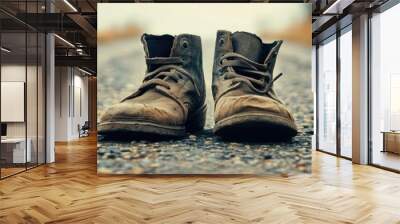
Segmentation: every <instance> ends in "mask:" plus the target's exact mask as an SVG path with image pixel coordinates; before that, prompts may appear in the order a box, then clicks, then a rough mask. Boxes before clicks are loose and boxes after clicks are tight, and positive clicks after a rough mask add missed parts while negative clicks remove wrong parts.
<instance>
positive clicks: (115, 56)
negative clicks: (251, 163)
mask: <svg viewBox="0 0 400 224" xmlns="http://www.w3.org/2000/svg"><path fill="white" fill-rule="evenodd" d="M219 29H223V30H229V31H232V32H234V31H247V32H251V33H255V34H257V35H258V36H260V37H261V38H262V39H263V40H264V42H272V41H274V40H278V39H282V40H284V44H283V46H282V48H281V52H280V54H279V56H278V61H277V65H276V69H275V74H278V73H280V72H283V73H284V76H283V77H282V78H281V80H285V79H292V78H295V79H309V80H310V81H309V82H308V81H307V82H302V83H304V88H303V90H301V89H300V90H299V91H303V93H304V94H307V93H310V91H311V85H309V84H310V82H311V4H303V3H299V4H258V3H254V4H240V3H239V4H226V3H220V4H174V3H171V4H98V35H97V38H98V61H97V63H98V66H97V69H98V114H99V115H101V113H102V112H103V111H104V109H105V108H106V107H108V106H110V105H111V104H114V103H117V102H119V101H120V100H121V99H122V98H123V97H125V96H127V95H129V94H130V93H132V92H133V91H135V90H136V89H137V88H138V87H139V86H140V84H141V82H142V79H143V76H144V74H145V70H146V67H145V61H144V57H145V55H144V51H143V46H142V44H141V42H140V37H141V35H142V34H143V33H151V34H158V35H160V34H172V35H178V34H181V33H190V34H195V35H199V36H201V38H202V44H203V68H204V72H205V79H206V85H207V97H208V108H209V109H208V113H209V114H208V118H209V119H208V120H207V124H206V125H207V127H209V128H210V127H212V125H213V119H212V117H213V116H212V112H213V99H212V94H211V74H212V73H211V71H212V60H213V56H214V52H213V51H214V45H215V38H216V31H217V30H219ZM288 62H289V63H288ZM299 68H300V69H299ZM299 73H302V74H299ZM303 81H304V80H303ZM276 85H277V89H278V94H279V89H281V88H282V87H285V82H284V81H278V82H276ZM286 89H287V88H286ZM283 95H284V96H283V98H288V97H290V96H285V94H283ZM284 100H285V99H284ZM293 100H295V99H293ZM294 109H295V108H294ZM98 117H100V116H98Z"/></svg>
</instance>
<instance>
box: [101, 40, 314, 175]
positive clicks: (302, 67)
mask: <svg viewBox="0 0 400 224" xmlns="http://www.w3.org/2000/svg"><path fill="white" fill-rule="evenodd" d="M129 44H131V46H132V47H127V44H126V43H119V44H115V43H114V44H113V45H112V46H101V47H99V66H98V69H99V72H98V85H99V92H98V99H99V100H98V113H99V115H101V112H102V111H103V110H104V109H105V108H107V106H109V105H111V104H113V103H116V102H118V101H119V100H120V99H121V98H122V97H123V96H126V95H128V94H129V93H131V92H132V91H133V90H134V89H136V88H137V87H138V86H139V85H140V83H141V81H142V79H143V75H144V70H145V68H144V59H143V57H144V56H143V53H142V51H143V50H142V48H141V46H140V44H139V43H134V42H130V43H129ZM129 44H128V46H129ZM212 44H213V43H212V41H204V42H203V45H205V46H206V47H203V48H204V51H203V57H204V68H205V72H206V74H205V75H206V82H207V85H208V89H207V100H208V112H207V122H206V127H205V130H204V131H203V132H201V133H198V134H196V135H189V136H188V137H187V138H184V139H180V140H169V141H168V140H166V141H159V142H149V141H132V142H117V141H105V140H102V137H101V136H99V142H98V173H102V174H258V175H266V174H295V173H304V172H306V173H308V172H311V135H312V130H313V95H312V92H311V85H310V84H311V49H309V48H302V47H297V46H295V45H290V44H286V45H283V48H282V50H281V53H280V55H279V56H278V61H277V65H276V69H275V74H278V73H279V72H283V73H284V76H283V77H281V78H280V79H279V80H278V81H277V82H276V86H275V89H276V92H277V93H278V96H279V97H280V98H281V99H283V100H284V101H285V103H286V104H287V106H288V107H289V109H290V111H291V112H292V113H293V115H294V117H295V120H296V123H297V126H298V127H299V134H298V135H297V136H296V137H294V138H293V139H292V140H290V141H288V142H280V143H250V142H225V141H222V140H221V139H219V138H217V137H215V136H214V135H213V133H212V127H213V125H214V124H213V107H214V106H213V99H212V95H211V90H210V80H211V75H210V74H211V63H212V57H210V56H209V55H213V53H212V51H211V52H208V51H207V49H213V47H212ZM208 45H210V47H207V46H208ZM138 46H139V47H138ZM111 49H112V50H111ZM205 55H206V56H205ZM110 74H113V75H110ZM135 74H136V76H135Z"/></svg>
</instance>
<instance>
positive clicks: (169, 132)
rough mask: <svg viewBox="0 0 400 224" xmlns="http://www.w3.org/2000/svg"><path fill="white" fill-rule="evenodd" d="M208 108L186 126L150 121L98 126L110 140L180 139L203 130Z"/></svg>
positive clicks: (200, 110)
mask: <svg viewBox="0 0 400 224" xmlns="http://www.w3.org/2000/svg"><path fill="white" fill-rule="evenodd" d="M206 111H207V107H206V105H204V106H202V107H201V108H200V109H199V110H197V111H196V112H195V113H193V114H192V115H191V116H190V117H189V118H188V121H187V122H186V125H181V126H172V125H160V124H157V123H154V122H149V121H135V120H128V121H111V122H103V123H101V124H99V125H98V133H99V134H100V135H103V136H104V137H105V138H110V139H154V140H158V139H163V138H179V137H184V136H186V135H187V133H188V132H197V131H200V130H202V129H203V127H204V124H205V117H206Z"/></svg>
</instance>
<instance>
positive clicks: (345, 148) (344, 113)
mask: <svg viewBox="0 0 400 224" xmlns="http://www.w3.org/2000/svg"><path fill="white" fill-rule="evenodd" d="M351 48H352V33H351V26H349V27H348V28H346V29H345V30H344V31H343V33H342V34H341V36H340V88H339V89H340V155H341V156H344V157H348V158H351V157H352V148H351V142H352V125H351V124H352V100H351V99H352V96H353V95H352V74H353V72H352V66H351V65H352V49H351Z"/></svg>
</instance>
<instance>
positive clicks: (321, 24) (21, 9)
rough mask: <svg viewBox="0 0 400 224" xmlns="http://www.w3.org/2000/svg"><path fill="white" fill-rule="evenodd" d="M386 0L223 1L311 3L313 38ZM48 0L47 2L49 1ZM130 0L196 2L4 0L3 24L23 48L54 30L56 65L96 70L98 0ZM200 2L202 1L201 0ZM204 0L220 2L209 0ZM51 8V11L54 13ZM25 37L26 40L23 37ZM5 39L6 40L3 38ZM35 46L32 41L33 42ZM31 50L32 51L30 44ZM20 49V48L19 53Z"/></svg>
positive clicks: (0, 22)
mask: <svg viewBox="0 0 400 224" xmlns="http://www.w3.org/2000/svg"><path fill="white" fill-rule="evenodd" d="M385 1H386V0H270V1H263V0H253V1H245V0H231V1H219V2H270V3H277V2H291V3H301V2H304V3H311V4H312V13H313V18H312V22H313V40H315V39H318V37H320V36H323V34H324V32H326V30H328V28H329V27H331V26H333V25H334V24H336V22H337V21H338V20H340V19H343V18H344V17H346V16H349V15H351V16H352V15H355V14H357V12H361V11H364V10H366V9H369V8H374V7H376V6H379V5H381V4H383V3H384V2H385ZM46 2H47V4H46ZM129 2H196V1H185V0H175V1H167V0H154V1H152V0H47V1H46V0H28V1H27V0H1V2H0V25H1V30H2V32H3V33H6V34H5V35H3V36H4V38H6V39H7V38H8V39H9V40H5V41H7V42H10V41H11V42H13V41H14V43H13V44H12V45H13V46H11V47H13V48H15V49H23V48H21V46H24V44H25V42H24V38H22V37H23V34H18V33H21V32H22V33H24V32H25V30H26V29H28V31H32V32H54V33H56V34H57V35H58V37H57V38H55V44H56V51H55V52H56V65H69V66H80V67H85V68H87V69H88V70H91V71H92V72H93V73H95V72H96V65H97V62H96V57H97V46H96V45H97V39H96V29H97V3H129ZM197 2H198V1H197ZM202 2H217V1H213V0H205V1H202ZM50 12H51V13H50ZM21 38H22V39H23V40H21ZM3 43H4V42H3ZM29 46H31V45H29ZM28 51H31V50H30V49H29V47H28ZM17 52H18V50H16V53H15V54H17Z"/></svg>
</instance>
